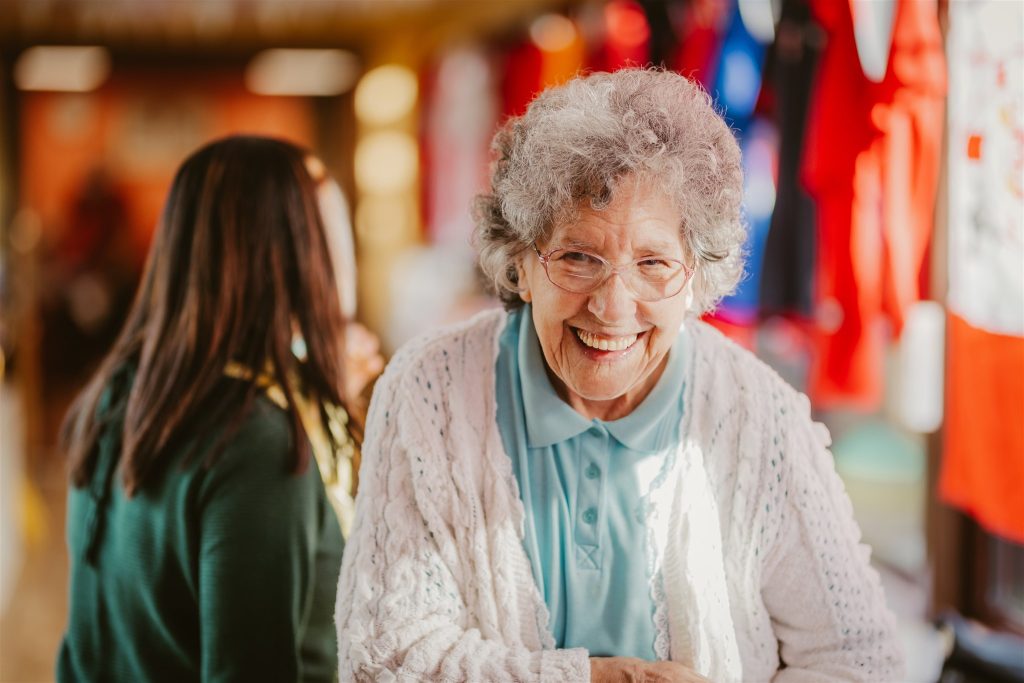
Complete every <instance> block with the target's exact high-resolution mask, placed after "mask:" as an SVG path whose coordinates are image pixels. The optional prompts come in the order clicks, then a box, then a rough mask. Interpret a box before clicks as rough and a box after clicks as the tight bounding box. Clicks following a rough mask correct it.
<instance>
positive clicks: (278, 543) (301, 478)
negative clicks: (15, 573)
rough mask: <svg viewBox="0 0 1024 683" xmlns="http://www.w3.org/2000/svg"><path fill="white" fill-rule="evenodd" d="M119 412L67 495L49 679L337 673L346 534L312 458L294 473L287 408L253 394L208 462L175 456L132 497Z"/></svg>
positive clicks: (325, 676)
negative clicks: (85, 473)
mask: <svg viewBox="0 0 1024 683" xmlns="http://www.w3.org/2000/svg"><path fill="white" fill-rule="evenodd" d="M227 381H232V380H227ZM122 410H123V408H122ZM121 424H122V423H121V422H120V421H119V420H115V422H114V424H113V425H112V426H111V427H110V428H109V429H108V430H107V432H106V433H104V434H103V435H102V438H101V440H100V453H99V459H98V462H97V467H96V468H95V473H94V475H93V481H92V482H91V483H90V485H89V486H87V487H85V488H81V489H79V488H74V487H72V489H71V491H70V493H69V498H68V517H67V534H68V546H69V552H70V556H71V591H70V614H69V617H68V628H67V633H66V634H65V636H64V642H63V644H62V646H61V650H60V655H59V659H58V663H57V679H58V680H59V681H61V682H67V681H131V682H132V683H136V682H141V681H153V682H155V681H174V682H175V683H179V682H182V681H282V682H284V681H330V680H333V679H334V678H335V676H336V672H337V641H336V639H335V632H334V623H333V613H334V597H335V592H336V590H337V582H338V573H339V569H340V565H341V555H342V549H343V547H344V542H343V540H342V536H341V531H340V527H339V525H338V521H337V518H336V517H335V514H334V511H333V509H332V507H331V505H330V503H329V501H328V499H327V495H326V492H325V491H324V485H323V482H322V481H321V479H320V473H319V470H318V468H317V466H316V462H315V461H314V460H313V459H312V457H311V458H310V463H309V467H308V468H307V469H306V470H305V472H304V473H302V474H292V473H291V472H290V459H291V456H290V446H291V438H292V437H291V431H290V427H289V423H288V419H287V416H286V414H285V413H284V411H282V410H281V409H280V408H278V407H277V406H276V405H274V404H273V403H271V402H270V401H269V400H267V399H266V398H264V397H260V398H259V399H257V401H256V403H255V405H254V408H253V410H252V412H251V413H250V414H249V416H248V417H247V418H246V420H245V421H244V423H243V424H242V426H241V428H240V429H239V431H238V432H237V434H236V435H235V436H234V437H233V438H232V439H231V440H230V441H229V443H228V446H227V448H226V449H225V450H224V451H223V452H222V453H221V455H220V456H219V457H218V458H217V459H216V460H215V461H214V464H213V466H212V467H209V468H207V467H204V466H203V464H202V463H203V460H204V455H205V454H204V453H202V452H201V451H200V452H198V453H197V454H196V455H197V456H198V457H193V458H191V459H190V460H189V461H188V463H187V464H185V465H184V466H182V463H183V462H184V457H178V458H176V459H174V460H173V461H172V462H171V464H170V465H169V466H168V467H167V468H166V469H165V472H164V473H163V475H162V476H161V477H160V478H159V480H158V481H155V482H153V483H152V485H148V486H147V487H145V488H144V489H143V490H140V491H139V492H138V493H136V494H135V495H134V496H133V497H132V498H126V497H125V495H124V489H123V487H122V486H121V484H120V476H119V473H117V472H116V464H117V459H118V458H119V453H120V431H121ZM210 442H212V440H211V441H209V442H208V443H210ZM183 451H184V448H183V449H182V453H181V454H180V456H183V455H184V453H183ZM111 468H113V469H111ZM111 472H113V474H112V476H109V477H108V474H109V473H111ZM108 481H109V482H111V485H110V486H109V488H107V489H106V491H107V492H106V494H105V493H104V487H105V484H106V482H108Z"/></svg>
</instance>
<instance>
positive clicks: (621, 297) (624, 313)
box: [587, 273, 636, 323]
mask: <svg viewBox="0 0 1024 683" xmlns="http://www.w3.org/2000/svg"><path fill="white" fill-rule="evenodd" d="M587 310H589V311H590V312H591V313H592V314H594V316H595V317H596V318H597V319H598V320H600V321H601V322H605V323H615V322H620V321H622V320H626V319H631V318H633V317H634V316H635V315H636V298H635V297H634V295H633V292H631V291H630V289H629V287H627V286H626V282H625V281H624V280H623V279H622V275H621V274H620V273H612V275H611V276H610V277H609V278H608V279H607V280H605V281H604V282H603V283H601V286H600V287H598V288H597V289H595V290H594V291H593V292H591V293H590V298H589V300H588V301H587Z"/></svg>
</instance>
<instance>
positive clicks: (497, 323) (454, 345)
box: [375, 309, 507, 393]
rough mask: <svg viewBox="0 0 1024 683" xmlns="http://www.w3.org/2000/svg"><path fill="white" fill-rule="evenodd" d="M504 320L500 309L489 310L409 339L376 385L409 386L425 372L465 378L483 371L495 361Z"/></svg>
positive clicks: (459, 378)
mask: <svg viewBox="0 0 1024 683" xmlns="http://www.w3.org/2000/svg"><path fill="white" fill-rule="evenodd" d="M506 319H507V315H506V313H505V312H504V311H503V310H501V309H491V310H487V311H483V312H481V313H478V314H476V315H475V316H473V317H472V318H470V319H469V320H466V321H463V322H460V323H457V324H455V325H450V326H448V327H444V328H441V329H439V330H435V331H432V332H429V333H427V334H424V335H422V336H420V337H417V338H415V339H413V340H412V341H409V342H408V343H406V344H404V345H403V346H402V347H401V348H400V349H399V350H398V351H397V352H396V353H395V355H394V357H393V358H392V359H391V361H390V362H389V363H388V365H387V367H386V368H385V370H384V375H383V376H382V378H381V381H380V382H379V384H383V385H384V386H385V387H392V388H394V389H398V388H411V387H410V383H414V382H415V379H416V378H417V377H419V376H421V375H424V374H429V375H436V374H439V373H444V374H447V375H449V376H451V377H453V378H454V379H458V380H465V379H469V378H471V377H472V376H474V375H478V374H479V373H481V372H486V369H487V368H488V367H490V366H493V364H494V360H495V357H496V354H497V343H498V337H499V336H500V334H501V330H502V329H503V328H504V324H505V321H506ZM375 393H376V391H375Z"/></svg>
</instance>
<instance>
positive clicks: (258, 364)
mask: <svg viewBox="0 0 1024 683" xmlns="http://www.w3.org/2000/svg"><path fill="white" fill-rule="evenodd" d="M307 157H308V154H307V153H306V152H305V151H303V150H301V149H299V148H298V147H296V146H295V145H292V144H290V143H288V142H284V141H281V140H274V139H269V138H261V137H242V136H236V137H229V138H224V139H222V140H218V141H216V142H213V143H210V144H208V145H206V146H205V147H203V148H201V149H199V150H198V151H197V152H195V153H194V154H192V156H190V157H189V158H188V159H187V160H186V161H185V162H184V163H183V164H182V166H181V168H180V169H179V170H178V172H177V174H176V175H175V178H174V182H173V184H172V185H171V189H170V193H169V195H168V198H167V203H166V205H165V207H164V210H163V215H162V216H161V219H160V224H159V226H158V228H157V231H156V235H155V238H154V241H153V244H152V246H151V248H150V251H149V256H148V258H147V261H146V267H145V270H144V272H143V275H142V282H141V284H140V286H139V290H138V292H137V293H136V296H135V301H134V303H133V305H132V308H131V311H130V312H129V314H128V319H127V322H126V323H125V326H124V329H123V330H122V331H121V334H120V336H119V338H118V339H117V342H116V343H115V345H114V347H113V349H112V350H111V352H110V354H109V355H108V356H107V357H106V358H105V359H104V361H103V363H102V364H101V366H100V368H99V370H98V371H97V372H96V375H95V376H94V377H93V378H92V379H91V381H90V382H89V384H88V385H87V386H86V388H85V389H84V390H83V392H82V393H81V394H80V395H79V397H78V399H77V400H76V401H75V403H74V405H72V407H71V410H70V411H69V413H68V415H67V417H66V418H65V422H64V425H63V429H62V433H61V437H62V442H63V445H64V447H65V449H66V450H67V452H68V455H69V459H70V470H71V480H72V482H73V483H74V485H76V486H83V485H85V484H86V483H88V481H89V479H90V478H91V476H92V472H93V469H94V467H95V460H96V454H97V452H98V450H97V444H98V439H99V437H100V436H101V432H102V430H103V429H104V427H105V426H106V424H105V423H106V422H107V421H106V420H104V419H102V418H101V417H99V416H98V415H97V413H98V408H99V403H100V398H101V396H102V395H103V392H104V389H106V388H107V387H108V386H109V385H110V384H111V383H112V381H113V380H114V378H115V375H116V374H117V373H118V372H119V371H121V370H122V369H123V368H125V367H131V368H132V369H133V370H134V381H133V382H132V384H131V388H130V390H129V392H128V395H127V403H126V405H125V407H124V431H123V435H122V436H123V441H122V446H121V469H122V474H123V479H124V487H125V490H126V491H127V493H128V495H132V494H133V493H134V492H135V491H136V490H138V489H139V488H140V487H142V486H145V485H146V484H147V483H148V482H149V481H150V480H151V479H152V478H153V477H155V476H157V475H158V473H159V472H160V471H161V470H162V468H163V466H164V465H165V460H166V459H167V458H168V457H169V455H170V453H171V449H172V448H173V447H175V446H178V445H181V444H182V443H185V442H186V441H188V442H191V443H200V442H201V441H202V440H203V439H202V437H204V435H208V434H211V433H213V432H214V431H215V430H217V429H218V428H219V429H220V430H221V431H220V437H219V440H218V441H217V442H216V443H215V445H214V447H213V448H212V449H210V450H209V451H208V453H209V454H210V455H209V458H208V460H211V459H212V458H214V457H216V455H217V453H218V452H219V451H220V450H222V449H223V446H224V444H225V442H226V441H227V439H228V438H229V437H230V436H231V434H232V433H233V431H234V430H236V429H237V427H238V426H239V425H240V424H241V421H242V418H244V416H245V414H246V413H247V411H248V410H249V409H250V407H251V405H252V402H253V400H254V398H255V396H256V394H257V393H258V392H259V387H258V386H257V384H256V382H231V381H228V382H225V381H224V371H225V367H226V366H227V365H228V364H229V363H231V362H236V363H239V364H241V365H242V366H244V367H246V368H250V369H252V370H253V371H255V372H262V371H269V372H270V373H272V375H273V377H274V379H275V380H276V381H277V383H278V384H279V385H280V386H281V388H282V389H283V391H284V393H285V396H286V398H287V399H288V406H289V407H288V408H287V410H288V413H289V419H290V422H291V425H292V433H293V438H292V444H293V447H294V470H295V471H302V470H303V469H304V468H305V467H306V466H307V465H308V460H309V448H308V436H307V435H306V434H305V432H304V430H303V427H302V423H301V421H300V419H299V414H298V411H297V408H296V402H295V400H294V397H295V394H296V393H298V392H299V391H302V392H304V393H305V394H306V395H307V396H309V397H311V398H313V399H315V400H317V401H320V402H332V403H335V404H338V405H342V404H343V400H342V397H343V391H344V389H343V387H344V383H343V381H342V379H343V378H342V366H343V360H342V354H343V334H344V325H345V322H344V319H343V317H342V313H341V308H340V305H339V302H338V292H337V288H336V286H335V274H334V271H333V268H332V265H331V257H330V254H329V252H328V243H327V239H326V236H325V235H324V228H323V224H322V222H321V218H320V212H319V209H318V206H317V198H316V190H315V186H314V183H313V180H312V179H311V178H310V175H309V172H308V171H307V170H306V166H305V160H306V158H307ZM296 328H297V331H298V332H299V333H301V335H302V338H303V340H304V341H305V346H306V361H305V362H304V363H298V362H296V360H295V358H294V356H293V354H292V350H291V347H292V340H293V331H295V330H296ZM297 385H300V386H297ZM100 412H102V411H100Z"/></svg>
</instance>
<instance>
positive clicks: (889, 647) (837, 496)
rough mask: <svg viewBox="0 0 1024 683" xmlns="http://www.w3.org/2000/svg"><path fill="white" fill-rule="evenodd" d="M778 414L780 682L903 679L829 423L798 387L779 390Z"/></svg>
mask: <svg viewBox="0 0 1024 683" xmlns="http://www.w3.org/2000/svg"><path fill="white" fill-rule="evenodd" d="M778 411H779V412H778V415H776V419H777V422H776V429H777V431H778V437H777V439H778V443H780V444H781V445H782V447H781V448H780V449H779V450H778V452H773V453H772V454H771V455H770V457H772V458H776V457H777V458H779V460H780V461H781V462H782V463H784V466H782V467H780V468H779V474H780V475H781V478H780V479H779V480H778V481H777V482H773V484H775V486H774V487H772V490H773V491H774V492H775V495H774V496H773V497H772V498H771V500H770V501H769V502H768V503H766V504H767V505H772V504H773V503H774V504H775V505H777V506H778V507H779V510H778V512H779V515H780V517H779V526H778V528H777V534H778V535H777V536H776V540H775V542H774V544H773V546H772V547H771V550H770V552H769V554H768V558H767V560H766V564H765V566H764V574H763V576H764V580H763V582H762V597H763V599H764V602H765V605H766V607H767V609H768V612H769V614H770V616H771V621H772V627H773V629H774V631H775V635H776V637H777V638H778V640H779V654H780V657H781V659H782V663H783V665H784V668H782V669H781V670H780V671H779V672H778V674H777V675H776V676H775V678H774V681H776V683H796V682H798V681H807V682H808V683H810V682H812V681H813V682H815V683H818V682H823V681H865V682H871V683H885V682H892V681H897V680H900V679H901V676H902V667H903V656H902V653H901V652H900V649H899V646H898V638H897V635H896V633H895V627H894V621H893V617H892V614H891V613H890V612H889V610H888V608H887V607H886V604H885V597H884V595H883V593H882V588H881V585H880V582H879V577H878V574H877V572H876V571H875V570H874V569H872V568H871V567H870V565H869V564H868V560H869V556H870V549H869V548H868V546H866V545H863V544H861V543H860V529H859V528H858V526H857V524H856V522H855V521H854V518H853V508H852V506H851V504H850V500H849V497H848V496H847V495H846V491H845V489H844V487H843V484H842V481H841V480H840V479H839V476H838V475H837V474H836V471H835V465H834V462H833V458H832V454H831V453H830V452H829V451H828V448H827V446H828V444H829V439H828V433H827V430H825V428H824V427H823V426H822V425H820V424H815V423H813V422H812V420H811V417H810V411H809V404H808V402H807V399H806V397H804V396H803V395H801V394H797V393H796V392H792V391H790V392H787V393H786V394H785V395H784V396H783V397H781V400H780V401H779V406H778ZM773 463H774V461H773ZM772 476H773V477H774V476H778V475H776V474H775V473H773V475H772Z"/></svg>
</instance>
